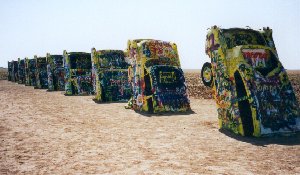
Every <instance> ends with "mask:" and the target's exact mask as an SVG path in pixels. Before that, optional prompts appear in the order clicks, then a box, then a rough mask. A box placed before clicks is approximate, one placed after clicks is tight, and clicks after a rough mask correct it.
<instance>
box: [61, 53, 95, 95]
mask: <svg viewBox="0 0 300 175" xmlns="http://www.w3.org/2000/svg"><path fill="white" fill-rule="evenodd" d="M63 60H64V68H65V95H91V94H94V91H93V84H92V62H91V54H90V53H86V52H69V53H68V52H67V51H64V54H63Z"/></svg>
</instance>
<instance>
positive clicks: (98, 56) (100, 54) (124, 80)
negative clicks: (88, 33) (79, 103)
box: [92, 48, 132, 102]
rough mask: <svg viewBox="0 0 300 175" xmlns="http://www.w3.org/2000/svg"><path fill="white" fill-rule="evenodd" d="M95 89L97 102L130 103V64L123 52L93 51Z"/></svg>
mask: <svg viewBox="0 0 300 175" xmlns="http://www.w3.org/2000/svg"><path fill="white" fill-rule="evenodd" d="M92 65H93V71H92V72H93V73H92V77H93V87H94V91H95V93H96V96H95V100H96V101H99V102H107V101H128V100H129V99H130V97H131V94H132V93H131V85H130V83H129V81H128V66H129V65H128V64H127V63H126V62H125V55H124V52H123V51H122V50H99V51H96V49H94V48H93V49H92Z"/></svg>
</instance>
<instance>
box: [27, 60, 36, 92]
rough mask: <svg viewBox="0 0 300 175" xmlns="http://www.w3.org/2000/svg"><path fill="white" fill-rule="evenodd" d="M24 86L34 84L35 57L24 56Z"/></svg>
mask: <svg viewBox="0 0 300 175" xmlns="http://www.w3.org/2000/svg"><path fill="white" fill-rule="evenodd" d="M25 76H26V82H25V85H26V86H36V59H28V58H25Z"/></svg>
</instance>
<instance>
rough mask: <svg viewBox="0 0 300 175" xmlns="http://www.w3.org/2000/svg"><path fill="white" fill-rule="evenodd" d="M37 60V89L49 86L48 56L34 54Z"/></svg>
mask: <svg viewBox="0 0 300 175" xmlns="http://www.w3.org/2000/svg"><path fill="white" fill-rule="evenodd" d="M34 58H35V60H36V71H35V76H36V86H35V88H37V89H47V88H48V75H47V60H46V57H37V56H34Z"/></svg>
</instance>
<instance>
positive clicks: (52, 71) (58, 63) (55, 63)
mask: <svg viewBox="0 0 300 175" xmlns="http://www.w3.org/2000/svg"><path fill="white" fill-rule="evenodd" d="M46 59H47V75H48V91H64V90H65V77H64V76H65V69H64V64H63V56H62V55H50V53H47V56H46Z"/></svg>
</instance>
